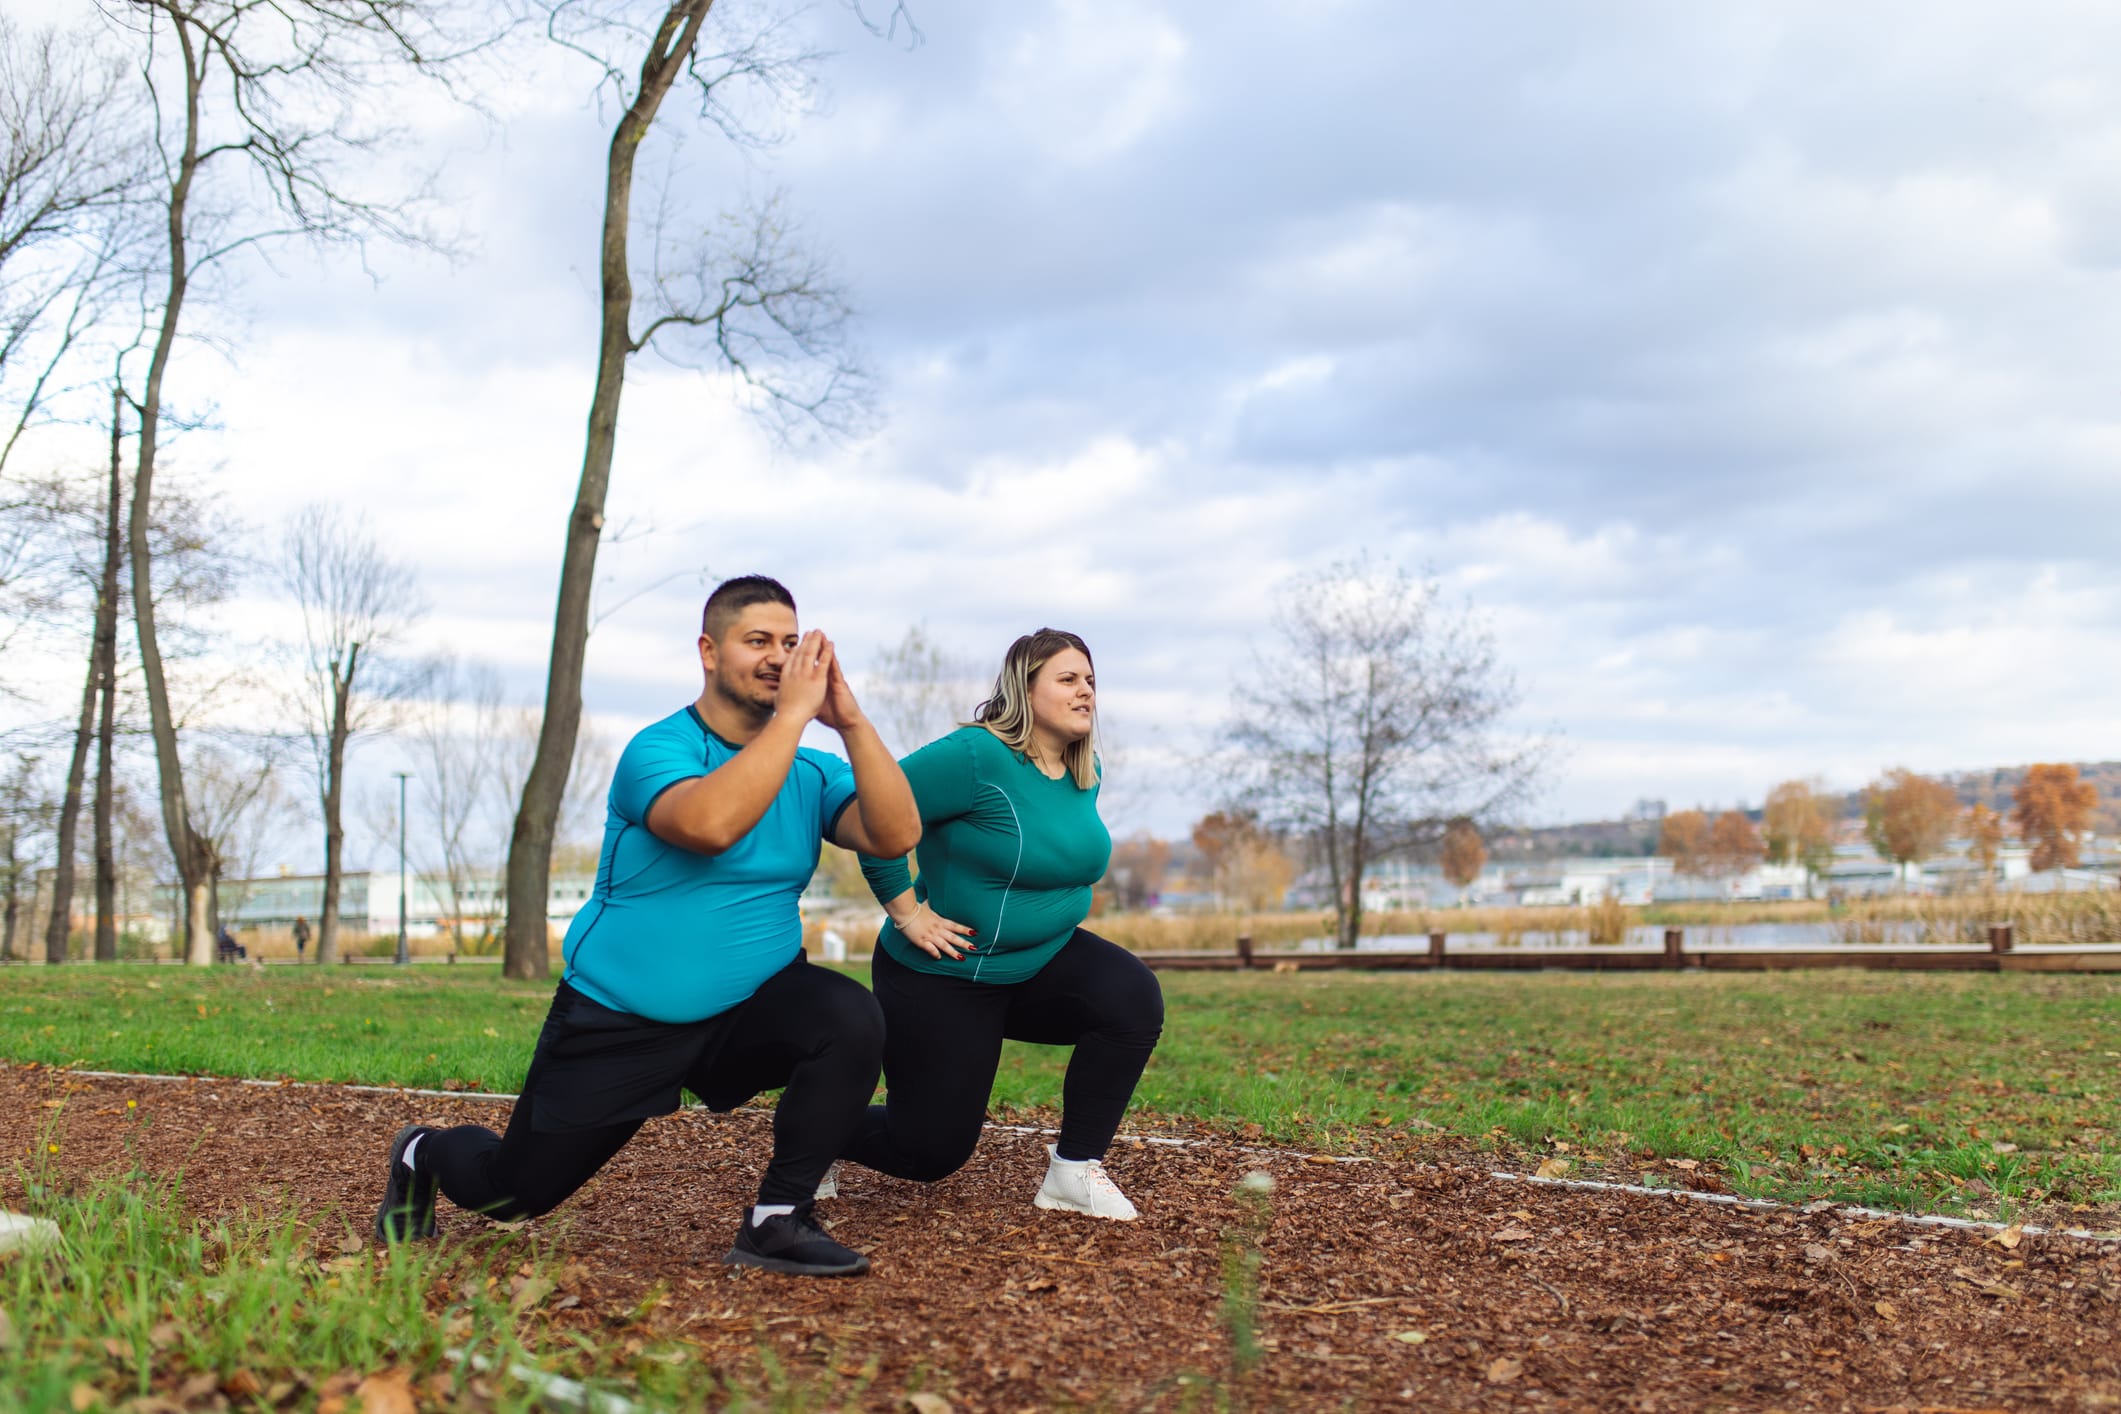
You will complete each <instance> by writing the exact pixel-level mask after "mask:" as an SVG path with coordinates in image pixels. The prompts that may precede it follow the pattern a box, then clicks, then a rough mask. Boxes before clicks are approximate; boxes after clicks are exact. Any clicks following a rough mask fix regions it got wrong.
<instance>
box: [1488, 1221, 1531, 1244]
mask: <svg viewBox="0 0 2121 1414" xmlns="http://www.w3.org/2000/svg"><path fill="white" fill-rule="evenodd" d="M1491 1240H1492V1241H1495V1242H1530V1241H1531V1240H1532V1234H1531V1233H1530V1232H1529V1231H1527V1230H1526V1229H1524V1228H1521V1227H1519V1226H1517V1224H1515V1223H1511V1224H1510V1225H1509V1226H1508V1227H1506V1228H1504V1229H1503V1230H1502V1231H1501V1232H1498V1233H1496V1234H1495V1236H1494V1237H1493V1238H1492V1239H1491Z"/></svg>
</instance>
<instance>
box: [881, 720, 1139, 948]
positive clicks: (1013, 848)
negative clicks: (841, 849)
mask: <svg viewBox="0 0 2121 1414" xmlns="http://www.w3.org/2000/svg"><path fill="white" fill-rule="evenodd" d="M899 765H900V766H901V767H902V768H903V769H904V770H905V772H906V782H907V784H908V785H910V786H912V787H913V798H914V800H915V801H916V802H918V803H919V805H920V811H921V842H920V845H919V846H918V848H917V849H916V850H915V851H914V857H915V858H917V859H918V860H919V861H920V866H921V873H920V880H919V882H918V883H914V882H913V880H912V876H911V873H910V871H908V869H907V867H906V861H905V860H904V859H875V858H872V857H870V856H868V855H863V856H862V874H863V875H864V876H865V877H866V878H867V879H868V881H869V888H870V891H871V892H873V893H874V894H875V895H876V897H877V901H878V902H879V903H889V902H890V901H891V900H892V899H895V898H897V897H898V896H899V895H900V894H902V893H904V892H905V891H906V888H907V886H908V884H909V883H910V884H912V887H913V890H914V896H915V897H916V898H918V899H920V900H921V901H922V902H923V903H925V904H927V905H928V906H929V907H930V908H932V909H933V910H935V911H936V912H937V913H939V914H941V915H942V916H943V917H945V918H948V919H950V920H951V921H952V922H954V923H962V924H964V925H965V926H966V927H968V928H973V929H976V930H977V932H976V933H975V935H974V936H973V938H972V939H971V941H972V942H975V943H977V944H978V945H979V950H978V951H977V952H974V953H970V954H968V955H967V956H965V957H964V958H961V959H956V960H953V959H950V958H933V957H930V956H928V954H926V953H924V952H922V951H921V950H920V949H919V948H917V947H915V946H914V945H913V944H912V943H910V942H908V941H907V940H906V938H905V935H904V934H902V933H900V932H899V930H898V927H897V925H896V924H894V923H892V922H891V920H890V919H888V918H887V919H885V920H884V927H883V930H882V931H881V932H880V933H878V935H877V946H878V947H881V948H883V949H884V950H885V951H887V952H889V953H890V954H891V956H892V958H893V960H895V961H898V962H902V963H904V964H905V965H906V966H908V967H911V968H913V969H915V970H916V971H919V972H935V973H940V974H942V975H944V976H948V977H970V978H973V979H974V980H976V981H981V982H992V983H995V984H997V985H1000V984H1005V983H1010V982H1021V981H1023V980H1024V979H1025V978H1027V977H1031V976H1033V975H1035V974H1036V973H1037V972H1038V970H1039V969H1040V968H1042V967H1044V966H1045V965H1046V963H1047V962H1048V961H1050V960H1051V959H1052V957H1053V955H1054V954H1055V953H1057V952H1059V951H1060V949H1061V945H1062V944H1064V943H1066V942H1067V941H1068V938H1069V936H1070V935H1071V934H1073V933H1074V932H1075V930H1076V928H1077V927H1078V926H1080V925H1081V923H1082V921H1083V920H1084V919H1085V918H1087V917H1089V916H1090V891H1091V888H1092V886H1094V885H1095V884H1096V883H1097V881H1098V880H1099V879H1101V878H1103V877H1104V874H1105V866H1106V865H1107V864H1109V863H1110V862H1111V859H1112V835H1111V832H1110V831H1108V830H1106V828H1105V822H1104V821H1103V820H1100V819H1099V818H1098V815H1097V787H1096V786H1094V785H1093V786H1091V787H1090V788H1089V789H1088V790H1085V789H1083V788H1082V787H1080V786H1078V785H1076V784H1075V781H1074V778H1073V777H1071V776H1068V775H1065V774H1063V775H1062V776H1061V777H1060V779H1058V780H1055V779H1053V778H1052V777H1050V776H1048V775H1047V774H1046V773H1045V772H1043V771H1041V770H1039V769H1038V767H1036V766H1034V765H1032V764H1031V762H1030V761H1029V760H1027V759H1026V758H1025V757H1023V756H1021V755H1019V754H1018V753H1016V752H1015V751H1013V750H1011V749H1010V748H1009V747H1008V746H1006V745H1004V744H1003V743H1002V741H1001V739H1000V738H998V737H996V736H995V735H994V733H992V732H990V731H988V730H987V729H986V728H985V727H960V728H958V729H957V730H956V731H954V732H952V733H950V735H948V736H946V737H942V738H940V739H939V740H936V741H932V742H930V743H928V745H926V746H924V747H922V748H921V749H920V750H918V751H916V752H914V753H913V754H912V755H911V756H908V757H907V758H906V759H905V760H903V761H901V762H900V763H899Z"/></svg>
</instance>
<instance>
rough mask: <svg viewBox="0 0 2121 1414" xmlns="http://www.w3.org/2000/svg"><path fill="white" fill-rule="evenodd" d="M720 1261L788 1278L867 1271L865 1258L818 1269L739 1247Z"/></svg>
mask: <svg viewBox="0 0 2121 1414" xmlns="http://www.w3.org/2000/svg"><path fill="white" fill-rule="evenodd" d="M722 1261H723V1262H724V1263H725V1264H726V1265H728V1266H732V1267H756V1268H758V1269H759V1270H760V1271H762V1272H779V1273H780V1274H781V1275H782V1276H790V1277H858V1276H861V1275H863V1274H865V1273H866V1272H867V1271H868V1270H869V1259H868V1258H867V1257H857V1258H855V1259H854V1261H852V1262H849V1263H845V1264H843V1265H841V1266H837V1267H819V1266H813V1265H811V1264H810V1263H808V1262H791V1261H789V1260H788V1259H787V1258H786V1257H765V1256H761V1255H760V1254H758V1253H756V1252H746V1251H745V1250H744V1249H743V1248H741V1247H732V1248H730V1249H729V1255H728V1256H726V1257H724V1258H722Z"/></svg>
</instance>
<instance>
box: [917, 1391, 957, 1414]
mask: <svg viewBox="0 0 2121 1414" xmlns="http://www.w3.org/2000/svg"><path fill="white" fill-rule="evenodd" d="M906 1404H907V1406H908V1407H909V1408H911V1409H912V1410H913V1411H914V1414H955V1406H953V1405H952V1404H951V1403H950V1401H949V1400H947V1399H945V1398H943V1397H942V1396H941V1395H939V1394H930V1393H928V1392H927V1391H926V1390H922V1391H921V1392H920V1393H919V1394H909V1395H907V1396H906Z"/></svg>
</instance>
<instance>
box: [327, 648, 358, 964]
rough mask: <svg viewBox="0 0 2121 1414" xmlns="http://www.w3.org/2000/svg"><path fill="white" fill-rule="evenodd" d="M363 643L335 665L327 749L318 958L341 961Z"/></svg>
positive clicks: (348, 652) (333, 667)
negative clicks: (352, 706)
mask: <svg viewBox="0 0 2121 1414" xmlns="http://www.w3.org/2000/svg"><path fill="white" fill-rule="evenodd" d="M360 656H361V645H360V644H358V643H356V644H353V645H351V646H350V647H349V648H348V649H347V653H346V665H345V671H343V672H341V671H340V669H339V665H338V664H336V663H334V664H333V665H332V682H331V735H330V737H329V738H328V739H327V741H326V744H325V748H324V902H323V904H322V906H321V907H319V908H318V910H317V961H318V962H319V963H332V962H337V961H338V960H339V879H340V876H341V875H342V874H343V873H344V872H345V869H346V828H345V826H344V825H343V824H342V823H341V821H340V813H341V806H342V805H343V804H344V802H345V799H346V732H347V727H346V711H347V705H348V702H349V700H350V699H351V698H352V696H353V680H354V665H355V664H356V662H358V660H359V659H360Z"/></svg>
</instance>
